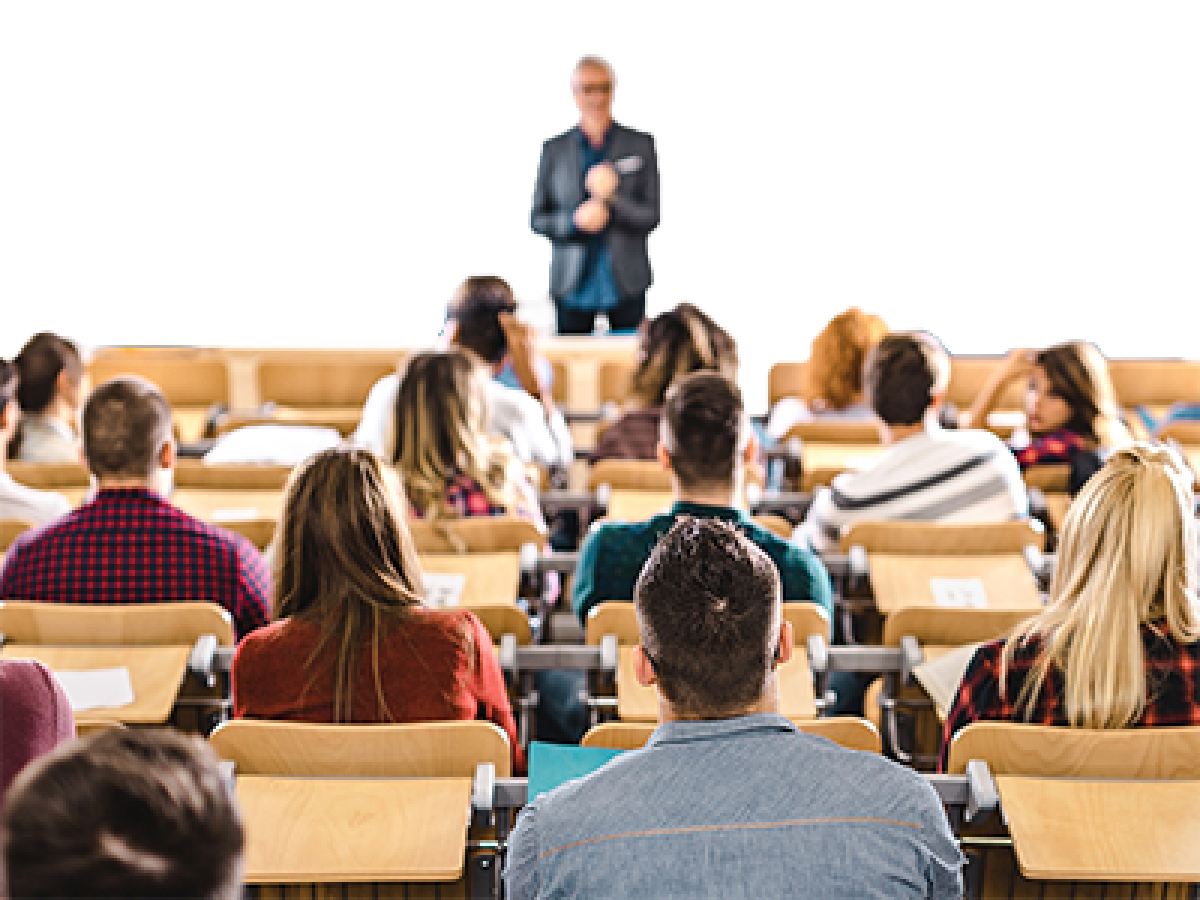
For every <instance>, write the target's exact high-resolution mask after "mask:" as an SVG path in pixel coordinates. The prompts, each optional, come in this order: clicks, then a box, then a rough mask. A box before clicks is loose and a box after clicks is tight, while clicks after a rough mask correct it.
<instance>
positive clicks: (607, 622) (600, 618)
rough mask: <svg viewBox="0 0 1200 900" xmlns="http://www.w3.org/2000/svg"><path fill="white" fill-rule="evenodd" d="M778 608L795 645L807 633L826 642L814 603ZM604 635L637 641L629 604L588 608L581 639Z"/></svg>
mask: <svg viewBox="0 0 1200 900" xmlns="http://www.w3.org/2000/svg"><path fill="white" fill-rule="evenodd" d="M780 610H781V615H782V617H783V620H784V621H785V622H791V623H792V638H793V639H794V640H795V642H796V646H798V647H800V646H803V645H804V644H805V643H806V642H807V641H808V638H809V635H820V636H821V637H823V638H824V639H825V640H826V642H828V641H829V636H830V631H829V616H828V615H827V614H826V612H825V610H824V609H823V608H822V607H820V606H817V605H816V604H815V603H784V604H781V606H780ZM606 634H613V635H616V637H617V643H618V644H639V643H641V640H642V636H641V632H640V631H639V630H638V623H637V612H636V611H635V610H634V607H633V604H632V603H629V602H622V601H618V600H610V601H607V602H605V603H600V604H597V605H596V606H593V607H592V608H591V610H590V611H589V612H588V619H587V626H586V627H585V629H584V638H583V639H584V642H585V643H587V644H592V645H595V644H599V643H600V642H601V641H602V640H603V638H604V636H605V635H606Z"/></svg>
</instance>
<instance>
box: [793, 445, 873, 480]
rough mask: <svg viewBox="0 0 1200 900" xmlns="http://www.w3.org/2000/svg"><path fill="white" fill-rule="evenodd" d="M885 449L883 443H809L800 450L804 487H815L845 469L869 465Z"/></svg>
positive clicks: (858, 468)
mask: <svg viewBox="0 0 1200 900" xmlns="http://www.w3.org/2000/svg"><path fill="white" fill-rule="evenodd" d="M884 449H885V448H884V447H883V446H882V445H881V444H863V443H859V444H818V443H807V444H805V445H804V448H803V450H801V452H800V490H802V491H812V490H814V489H816V488H818V487H821V486H822V485H827V484H829V483H831V482H832V481H833V479H834V478H835V477H837V476H838V475H841V474H842V473H843V472H857V471H859V470H860V469H866V468H869V467H871V466H873V465H874V464H875V462H876V461H877V460H878V459H879V457H880V456H881V455H882V454H883V452H884Z"/></svg>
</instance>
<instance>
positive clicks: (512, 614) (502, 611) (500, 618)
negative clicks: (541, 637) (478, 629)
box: [464, 603, 533, 646]
mask: <svg viewBox="0 0 1200 900" xmlns="http://www.w3.org/2000/svg"><path fill="white" fill-rule="evenodd" d="M464 608H465V609H469V610H470V611H471V612H473V613H474V614H475V615H476V617H477V618H478V619H479V621H480V622H482V623H483V627H484V628H486V629H487V630H488V634H490V635H491V636H492V641H493V642H495V643H499V642H500V638H502V637H503V636H504V635H506V634H511V635H512V636H513V637H515V638H516V639H517V643H518V644H521V645H522V646H524V645H526V644H529V643H532V641H533V629H532V628H531V627H530V625H529V616H527V615H526V614H525V611H524V610H522V609H521V608H520V607H518V606H516V605H515V604H512V603H508V604H503V603H491V604H486V605H483V606H469V607H464Z"/></svg>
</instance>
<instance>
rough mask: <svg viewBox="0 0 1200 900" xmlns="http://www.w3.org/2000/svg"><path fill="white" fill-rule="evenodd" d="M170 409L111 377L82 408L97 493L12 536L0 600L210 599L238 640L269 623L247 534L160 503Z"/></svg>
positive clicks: (170, 456) (128, 381)
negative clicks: (230, 623) (47, 521)
mask: <svg viewBox="0 0 1200 900" xmlns="http://www.w3.org/2000/svg"><path fill="white" fill-rule="evenodd" d="M175 452H176V450H175V440H174V438H173V437H172V434H171V409H170V407H169V406H168V405H167V401H166V398H165V397H163V395H162V393H161V392H160V391H159V390H158V388H157V387H155V386H154V385H153V384H151V383H150V382H148V381H143V380H142V379H140V378H133V377H129V378H114V379H112V380H111V381H107V382H105V383H104V384H102V385H100V386H99V387H98V388H96V389H95V390H94V391H92V393H91V395H90V396H89V397H88V399H87V402H86V403H85V404H84V407H83V454H84V458H85V462H86V463H87V467H88V469H89V470H90V471H91V473H92V475H94V476H95V478H96V483H97V491H96V495H95V497H94V498H93V499H92V500H90V501H89V502H87V503H85V504H83V505H82V506H80V507H79V508H78V509H76V510H74V511H72V512H70V513H68V514H67V515H66V516H63V517H62V518H61V519H59V520H57V521H56V522H53V523H51V524H50V525H48V526H46V527H45V528H43V529H41V530H39V531H31V532H26V533H25V534H23V535H21V536H20V537H18V538H17V540H16V542H15V543H14V544H13V546H12V548H11V549H10V550H9V552H8V555H7V556H6V557H5V559H4V562H3V565H2V566H0V598H11V599H14V600H33V601H44V602H56V603H98V604H108V603H171V602H181V601H191V602H208V603H216V604H219V605H221V606H223V607H225V608H226V609H227V610H229V613H230V615H231V616H232V617H233V625H234V630H235V631H236V632H237V635H238V637H241V636H242V635H244V634H246V633H247V632H249V631H251V630H253V629H255V628H257V627H258V626H259V625H263V624H265V623H266V622H267V621H268V619H269V618H270V616H269V613H268V610H269V609H270V606H269V598H270V593H271V588H270V572H269V571H268V570H267V566H266V563H265V562H264V561H263V558H262V556H261V555H260V554H259V552H258V550H257V549H255V547H254V546H253V545H252V544H251V543H250V542H249V541H247V540H246V539H245V538H243V537H241V536H239V535H235V534H231V533H230V532H227V531H224V530H223V529H220V528H217V527H215V526H213V525H210V524H208V523H207V522H202V521H200V520H199V519H196V518H193V517H192V516H190V515H188V514H187V513H185V512H183V511H182V510H180V509H178V508H176V507H175V506H173V505H172V504H171V503H170V502H169V501H168V500H167V499H166V498H167V495H168V494H169V493H170V492H171V475H172V470H173V469H174V466H175Z"/></svg>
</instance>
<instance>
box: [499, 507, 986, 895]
mask: <svg viewBox="0 0 1200 900" xmlns="http://www.w3.org/2000/svg"><path fill="white" fill-rule="evenodd" d="M780 599H781V590H780V583H779V573H778V571H777V570H776V568H775V566H774V565H773V564H772V562H771V560H770V558H769V557H768V556H767V554H766V553H764V552H763V551H762V550H761V549H760V548H759V547H758V546H757V545H756V544H755V543H754V542H753V541H751V540H749V539H748V538H747V537H746V536H745V535H743V534H742V533H741V532H740V531H739V530H738V528H737V527H736V526H734V525H733V524H731V523H728V522H722V521H719V520H714V519H693V518H691V517H684V518H681V519H679V520H678V521H677V522H676V523H675V525H674V527H672V528H671V530H670V531H669V532H668V533H667V534H666V536H665V537H664V538H663V539H662V541H661V542H660V543H659V544H658V545H657V546H656V547H655V549H654V551H653V553H651V555H650V558H649V560H647V562H646V565H645V567H644V568H643V569H642V572H641V575H640V576H639V577H638V581H637V586H636V589H635V591H634V605H635V608H636V610H637V618H638V625H639V627H640V630H641V639H642V644H641V646H640V647H638V648H637V650H636V651H635V655H634V660H635V661H634V671H635V673H636V678H637V681H638V682H639V683H640V684H642V685H646V686H649V685H654V686H655V688H656V689H657V691H658V697H659V706H658V710H659V712H658V720H659V723H660V724H659V727H658V728H657V729H656V730H655V731H654V733H653V734H652V735H651V736H650V739H649V741H648V742H647V743H646V746H645V748H643V749H640V750H633V751H631V752H628V753H625V754H623V755H621V756H619V757H617V758H616V759H614V760H613V761H611V762H610V763H608V764H607V765H605V766H604V767H602V768H600V769H599V770H597V771H595V772H593V773H592V774H590V775H588V776H586V777H584V778H581V779H578V780H576V781H571V782H568V783H567V784H565V785H562V786H561V787H559V788H557V789H555V790H553V791H551V792H550V793H548V794H543V795H542V796H540V797H537V798H531V800H530V802H529V803H528V804H527V805H526V806H525V808H524V809H523V810H522V812H521V814H520V818H519V819H518V821H517V826H516V828H515V829H514V831H513V833H512V835H511V837H510V839H509V845H508V855H507V859H506V862H505V868H504V882H505V888H506V892H507V893H506V895H507V896H508V897H511V898H513V900H525V898H535V897H575V896H586V897H668V896H669V897H694V896H712V897H724V896H737V897H785V896H794V895H796V894H798V893H802V894H804V895H805V896H813V897H850V896H853V897H879V898H884V897H887V898H893V900H895V898H904V897H914V898H915V897H947V898H948V897H955V898H957V897H960V896H961V894H962V878H961V866H962V862H963V857H962V854H961V853H960V852H959V849H958V846H957V844H956V842H955V840H954V836H953V834H951V831H950V827H949V825H948V823H947V821H946V814H945V812H944V811H943V809H942V804H941V802H940V801H939V799H938V797H937V795H936V794H935V793H934V791H933V789H932V788H931V787H930V786H929V784H928V782H927V781H926V780H925V779H923V778H922V777H921V776H920V775H918V774H917V773H916V772H913V771H912V770H910V769H906V768H903V767H901V766H899V765H897V764H895V763H893V762H890V761H889V760H886V759H884V758H883V757H881V756H877V755H874V754H869V753H856V752H854V751H851V750H846V749H844V748H841V747H838V746H837V745H835V744H833V743H832V742H830V741H828V740H826V739H824V738H820V737H816V736H813V735H806V734H804V733H802V732H801V731H799V730H798V729H797V728H796V726H795V725H793V724H792V723H791V722H790V721H789V720H788V719H786V718H784V717H783V716H781V715H779V681H778V677H777V674H776V673H777V665H778V664H779V663H782V662H786V661H788V660H789V659H790V658H791V656H792V653H793V652H794V638H793V634H792V629H791V626H790V624H789V623H788V622H786V621H783V619H782V610H781V608H780Z"/></svg>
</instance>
